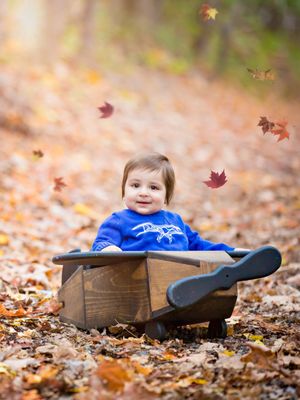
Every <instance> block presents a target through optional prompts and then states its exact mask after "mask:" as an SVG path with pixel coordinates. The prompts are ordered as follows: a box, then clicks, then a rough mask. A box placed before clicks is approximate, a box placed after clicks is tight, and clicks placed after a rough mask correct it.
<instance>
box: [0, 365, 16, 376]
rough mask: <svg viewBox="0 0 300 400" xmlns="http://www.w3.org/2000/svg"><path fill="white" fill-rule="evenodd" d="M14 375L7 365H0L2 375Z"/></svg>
mask: <svg viewBox="0 0 300 400" xmlns="http://www.w3.org/2000/svg"><path fill="white" fill-rule="evenodd" d="M1 374H3V375H9V376H11V375H14V373H13V371H12V370H11V369H10V368H9V366H8V365H6V364H5V363H0V375H1Z"/></svg>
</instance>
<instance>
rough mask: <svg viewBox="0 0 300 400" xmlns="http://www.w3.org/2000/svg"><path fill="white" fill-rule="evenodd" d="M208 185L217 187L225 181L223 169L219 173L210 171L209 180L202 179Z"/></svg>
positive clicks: (213, 187)
mask: <svg viewBox="0 0 300 400" xmlns="http://www.w3.org/2000/svg"><path fill="white" fill-rule="evenodd" d="M203 182H204V183H205V184H206V185H207V186H208V187H210V188H212V189H217V188H219V187H221V186H223V185H225V183H226V182H227V179H226V175H225V171H224V169H223V172H222V173H221V174H219V173H218V172H214V171H211V174H210V180H209V181H203Z"/></svg>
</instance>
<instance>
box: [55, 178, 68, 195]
mask: <svg viewBox="0 0 300 400" xmlns="http://www.w3.org/2000/svg"><path fill="white" fill-rule="evenodd" d="M65 186H67V185H66V184H65V182H64V181H63V178H62V177H59V178H54V187H53V190H55V191H57V192H61V190H62V188H63V187H65Z"/></svg>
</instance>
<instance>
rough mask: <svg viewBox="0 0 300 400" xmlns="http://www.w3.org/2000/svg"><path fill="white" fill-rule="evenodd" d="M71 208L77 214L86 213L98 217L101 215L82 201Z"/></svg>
mask: <svg viewBox="0 0 300 400" xmlns="http://www.w3.org/2000/svg"><path fill="white" fill-rule="evenodd" d="M73 209H74V211H75V212H77V213H78V214H81V215H86V216H88V217H91V218H95V219H99V218H100V217H101V216H100V215H99V214H98V213H97V212H96V211H94V210H93V209H92V208H90V207H89V206H86V205H85V204H83V203H76V204H74V206H73Z"/></svg>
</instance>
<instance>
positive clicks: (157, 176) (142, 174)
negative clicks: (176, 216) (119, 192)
mask: <svg viewBox="0 0 300 400" xmlns="http://www.w3.org/2000/svg"><path fill="white" fill-rule="evenodd" d="M165 199H166V186H165V183H164V181H163V177H162V172H161V171H149V170H146V169H134V170H132V171H130V172H129V174H128V178H127V181H126V184H125V191H124V202H125V204H126V206H127V207H128V208H129V209H130V210H133V211H135V212H137V213H139V214H144V215H148V214H153V213H155V212H157V211H160V210H161V209H162V208H163V205H164V203H165Z"/></svg>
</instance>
